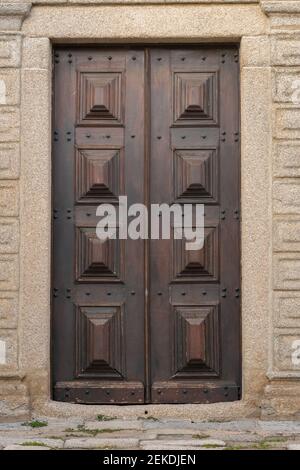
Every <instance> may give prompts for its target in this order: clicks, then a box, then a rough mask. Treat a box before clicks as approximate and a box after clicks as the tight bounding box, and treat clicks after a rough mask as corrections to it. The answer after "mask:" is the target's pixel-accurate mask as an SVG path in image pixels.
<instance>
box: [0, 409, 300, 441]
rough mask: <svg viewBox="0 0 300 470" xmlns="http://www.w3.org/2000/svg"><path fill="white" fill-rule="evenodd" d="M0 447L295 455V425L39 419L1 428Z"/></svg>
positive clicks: (299, 432)
mask: <svg viewBox="0 0 300 470" xmlns="http://www.w3.org/2000/svg"><path fill="white" fill-rule="evenodd" d="M0 448H1V449H3V450H14V449H24V450H28V449H30V450H32V449H35V450H42V449H43V450H51V449H145V450H187V449H190V450H195V449H203V450H208V449H220V450H226V449H228V450H242V449H257V450H272V449H288V450H300V422H294V421H258V420H242V421H232V422H210V421H209V422H196V421H190V420H183V419H180V420H167V419H162V420H158V419H156V418H152V417H151V416H148V417H146V418H140V419H134V420H133V419H132V420H130V419H126V420H125V419H124V420H121V419H112V418H108V417H106V416H102V415H100V416H98V417H95V420H93V421H91V420H87V421H84V420H80V419H54V418H51V419H47V418H41V417H39V418H35V419H34V420H32V421H30V422H27V423H2V424H1V423H0Z"/></svg>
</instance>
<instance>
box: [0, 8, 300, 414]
mask: <svg viewBox="0 0 300 470" xmlns="http://www.w3.org/2000/svg"><path fill="white" fill-rule="evenodd" d="M89 3H90V4H91V5H88V4H89ZM83 4H84V5H85V10H84V15H82V11H83V10H82V5H83ZM135 4H143V5H144V6H141V5H137V6H134V5H135ZM147 4H149V5H147ZM182 4H183V5H182ZM158 8H159V9H160V10H159V12H160V14H159V15H157V11H158V10H157V9H158ZM119 9H122V15H121V14H120V10H119ZM161 15H165V17H164V21H160V22H159V23H157V22H156V21H155V18H156V17H159V18H161V17H162V16H161ZM100 23H101V31H99V24H100ZM51 40H53V41H55V42H60V41H69V42H74V43H76V42H78V41H83V40H85V41H88V42H95V41H98V42H101V40H102V41H109V40H113V41H114V42H118V41H119V42H122V41H126V40H131V41H135V40H138V41H142V40H149V41H158V40H159V41H162V42H163V41H165V42H167V41H173V42H174V41H176V42H181V41H183V42H190V41H197V42H201V40H206V41H207V40H209V41H210V42H221V41H222V40H226V41H233V42H237V41H240V42H241V54H240V58H241V121H242V209H243V218H242V248H243V250H242V272H243V284H242V294H243V299H242V320H243V374H244V375H243V382H244V392H243V399H242V401H241V402H239V403H236V404H226V405H225V404H220V405H219V404H218V405H213V407H212V406H209V405H208V406H207V405H200V406H199V405H192V406H191V407H180V406H179V407H176V408H174V407H168V406H166V407H159V410H160V411H159V412H158V409H157V408H155V406H152V407H151V414H152V415H155V414H157V413H165V414H167V415H168V416H172V413H173V414H174V413H175V414H176V415H178V416H179V415H180V416H186V417H187V416H194V415H195V413H198V415H199V416H201V417H204V418H209V419H212V418H218V419H230V418H231V417H234V418H237V417H242V416H252V415H253V414H256V415H258V414H260V413H261V411H260V410H262V416H263V417H266V418H272V417H291V418H292V417H293V418H295V417H297V416H298V417H299V413H300V411H299V410H300V364H297V363H294V364H293V362H292V355H293V351H294V350H293V347H295V344H296V343H295V341H298V340H300V313H299V312H300V308H299V307H300V202H299V201H300V184H299V180H298V178H299V176H300V169H299V168H300V163H299V162H300V91H299V89H300V83H298V84H297V80H299V82H300V2H299V1H289V0H280V1H273V0H262V1H261V2H259V1H258V0H257V1H254V0H223V1H222V0H202V1H201V0H151V1H149V2H148V1H147V0H118V1H116V0H110V1H108V0H33V1H32V2H31V3H30V4H29V3H28V2H26V1H23V0H11V1H10V2H9V3H6V2H1V0H0V419H1V416H2V417H3V418H7V419H12V418H14V417H17V418H22V419H23V418H24V417H25V416H27V415H28V414H29V413H31V412H32V411H33V412H38V411H42V412H43V413H49V414H51V413H52V414H53V413H59V414H64V413H66V414H68V413H73V414H76V413H77V414H80V413H86V414H88V415H91V413H96V412H100V411H99V410H100V408H97V407H96V408H95V407H86V408H85V407H79V408H80V410H78V406H77V405H65V404H62V403H61V404H56V403H54V402H51V400H50V372H49V371H50V300H49V295H50V261H49V253H50V233H51V232H50V217H51V214H50V208H51V203H50V200H51V167H50V165H51V148H50V142H51V135H50V129H51V96H50V91H51V66H50V63H51V60H50V59H51V47H50V41H51ZM297 87H298V88H297ZM20 153H21V158H20ZM271 188H272V190H271ZM272 233H273V236H272ZM195 407H196V408H195ZM102 408H103V407H102ZM102 408H101V409H102ZM110 408H111V409H108V408H107V409H106V413H107V414H109V413H112V414H114V415H116V413H118V414H119V415H120V416H121V415H124V414H127V415H132V414H135V413H136V412H137V411H136V410H137V409H138V407H121V410H120V409H118V411H116V409H114V408H113V407H110ZM119 408H120V407H119ZM143 408H145V407H143ZM172 410H173V411H172ZM174 410H175V411H174Z"/></svg>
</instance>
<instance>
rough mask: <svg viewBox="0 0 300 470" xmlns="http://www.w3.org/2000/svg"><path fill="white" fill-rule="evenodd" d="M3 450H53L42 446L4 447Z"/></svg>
mask: <svg viewBox="0 0 300 470" xmlns="http://www.w3.org/2000/svg"><path fill="white" fill-rule="evenodd" d="M3 450H51V449H50V448H49V447H42V446H20V445H17V444H16V445H11V446H7V447H4V449H3Z"/></svg>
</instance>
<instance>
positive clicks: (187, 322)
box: [150, 48, 240, 403]
mask: <svg viewBox="0 0 300 470" xmlns="http://www.w3.org/2000/svg"><path fill="white" fill-rule="evenodd" d="M150 63H151V65H150V68H151V79H150V83H151V156H150V168H151V171H150V185H151V189H150V194H151V203H167V204H172V203H179V204H185V203H192V204H196V203H198V204H204V213H205V229H204V246H203V249H202V250H200V251H187V250H186V249H185V241H186V240H184V239H182V240H177V239H174V237H172V239H171V241H169V240H152V241H151V248H150V253H151V257H150V260H151V261H150V263H151V268H150V272H151V299H150V306H151V308H150V319H151V321H150V331H151V384H152V387H151V397H152V401H153V402H154V403H205V402H214V401H227V400H236V399H238V396H239V384H240V382H239V375H240V355H239V341H240V339H239V311H240V305H239V292H240V291H239V289H240V273H239V256H240V255H239V215H238V214H239V188H240V182H239V117H238V116H239V113H238V51H237V49H235V48H214V49H205V48H203V49H199V48H196V49H195V48H189V49H153V50H152V51H151V59H150ZM173 231H174V229H173Z"/></svg>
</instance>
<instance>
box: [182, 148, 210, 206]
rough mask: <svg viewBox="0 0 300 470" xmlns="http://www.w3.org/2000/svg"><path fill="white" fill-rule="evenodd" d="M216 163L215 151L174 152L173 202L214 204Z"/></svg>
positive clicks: (192, 150)
mask: <svg viewBox="0 0 300 470" xmlns="http://www.w3.org/2000/svg"><path fill="white" fill-rule="evenodd" d="M217 163H218V162H217V154H216V149H203V150H198V149H197V150H196V149H191V150H175V152H174V158H173V165H174V191H175V194H174V198H175V200H176V201H177V202H195V203H196V202H199V203H200V202H201V203H216V202H217V201H218V167H217Z"/></svg>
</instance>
